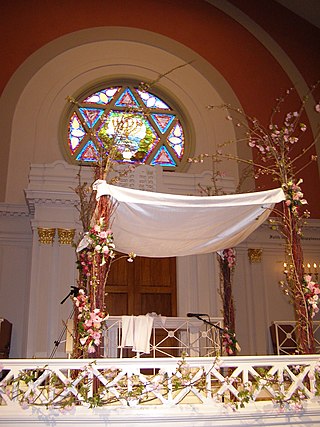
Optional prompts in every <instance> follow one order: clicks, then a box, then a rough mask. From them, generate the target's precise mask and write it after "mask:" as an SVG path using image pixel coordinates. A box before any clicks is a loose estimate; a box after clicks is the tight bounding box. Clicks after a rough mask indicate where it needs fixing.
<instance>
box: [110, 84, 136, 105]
mask: <svg viewBox="0 0 320 427" xmlns="http://www.w3.org/2000/svg"><path fill="white" fill-rule="evenodd" d="M115 105H116V106H117V107H139V103H138V101H137V100H136V98H135V96H134V95H133V93H132V92H131V90H130V89H129V88H127V89H126V90H125V91H124V92H123V94H122V95H121V96H120V97H119V99H118V100H117V101H116V103H115Z"/></svg>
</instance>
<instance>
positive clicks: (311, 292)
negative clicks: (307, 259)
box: [302, 274, 320, 318]
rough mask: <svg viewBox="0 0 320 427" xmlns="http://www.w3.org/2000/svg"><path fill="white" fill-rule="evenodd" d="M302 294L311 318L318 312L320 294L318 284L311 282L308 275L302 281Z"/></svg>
mask: <svg viewBox="0 0 320 427" xmlns="http://www.w3.org/2000/svg"><path fill="white" fill-rule="evenodd" d="M302 285H303V292H304V297H305V300H306V302H307V304H308V308H309V312H310V316H311V318H312V317H314V316H315V315H316V313H318V311H319V307H318V305H319V302H320V300H319V294H320V286H319V284H318V283H315V282H313V281H312V276H311V275H310V274H306V275H305V276H304V280H303V283H302Z"/></svg>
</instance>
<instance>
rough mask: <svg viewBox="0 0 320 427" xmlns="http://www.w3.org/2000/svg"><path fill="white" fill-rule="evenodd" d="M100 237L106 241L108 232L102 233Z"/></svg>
mask: <svg viewBox="0 0 320 427" xmlns="http://www.w3.org/2000/svg"><path fill="white" fill-rule="evenodd" d="M99 237H101V239H106V238H107V237H108V233H107V232H106V231H100V233H99Z"/></svg>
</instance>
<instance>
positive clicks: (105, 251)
mask: <svg viewBox="0 0 320 427" xmlns="http://www.w3.org/2000/svg"><path fill="white" fill-rule="evenodd" d="M102 253H103V254H104V255H107V254H108V253H109V248H108V246H103V248H102Z"/></svg>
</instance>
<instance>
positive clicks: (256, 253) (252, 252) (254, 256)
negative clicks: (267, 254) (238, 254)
mask: <svg viewBox="0 0 320 427" xmlns="http://www.w3.org/2000/svg"><path fill="white" fill-rule="evenodd" d="M248 258H249V261H250V263H251V264H253V263H255V262H261V259H262V249H248Z"/></svg>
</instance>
